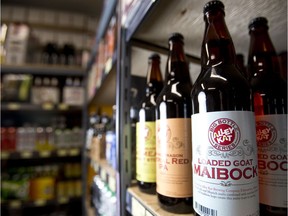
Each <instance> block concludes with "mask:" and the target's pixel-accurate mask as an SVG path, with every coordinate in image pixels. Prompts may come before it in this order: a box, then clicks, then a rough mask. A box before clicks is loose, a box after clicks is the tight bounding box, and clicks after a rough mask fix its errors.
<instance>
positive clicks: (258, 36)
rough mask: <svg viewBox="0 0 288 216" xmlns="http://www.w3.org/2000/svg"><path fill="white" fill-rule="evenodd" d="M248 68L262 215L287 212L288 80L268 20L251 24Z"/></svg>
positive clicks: (264, 19) (258, 18) (263, 19)
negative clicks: (251, 92)
mask: <svg viewBox="0 0 288 216" xmlns="http://www.w3.org/2000/svg"><path fill="white" fill-rule="evenodd" d="M249 34H250V47H249V57H248V69H249V73H250V84H251V87H252V91H253V95H254V110H255V118H256V138H257V145H258V169H259V199H260V214H261V215H265V216H272V215H273V216H274V215H275V216H276V215H277V216H280V215H281V216H282V215H283V216H284V215H285V216H286V215H287V83H286V81H284V79H282V78H281V74H280V67H279V66H280V65H279V62H278V57H277V54H276V51H275V49H274V46H273V43H272V41H271V39H270V36H269V33H268V21H267V19H266V18H265V17H257V18H255V19H253V20H251V22H250V24H249Z"/></svg>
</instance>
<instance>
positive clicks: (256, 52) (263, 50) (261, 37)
mask: <svg viewBox="0 0 288 216" xmlns="http://www.w3.org/2000/svg"><path fill="white" fill-rule="evenodd" d="M249 33H250V47H249V57H248V65H249V68H250V69H249V70H250V76H251V77H253V76H258V75H260V74H264V73H274V72H277V73H278V72H279V62H278V57H277V54H276V51H275V48H274V46H273V43H272V41H271V39H270V36H269V33H268V29H267V27H264V26H263V27H258V28H254V29H251V30H250V32H249Z"/></svg>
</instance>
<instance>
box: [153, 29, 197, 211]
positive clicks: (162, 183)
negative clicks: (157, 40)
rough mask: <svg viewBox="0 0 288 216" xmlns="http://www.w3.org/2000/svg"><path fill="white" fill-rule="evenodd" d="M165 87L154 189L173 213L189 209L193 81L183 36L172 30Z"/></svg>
mask: <svg viewBox="0 0 288 216" xmlns="http://www.w3.org/2000/svg"><path fill="white" fill-rule="evenodd" d="M165 76H166V77H165V82H164V87H163V89H162V91H161V93H160V94H159V96H158V98H157V101H156V130H157V131H156V182H157V186H156V191H157V196H158V200H159V203H160V206H161V207H162V208H164V209H166V210H167V211H170V212H173V213H188V212H192V211H193V208H192V169H191V155H192V153H191V120H190V117H191V99H190V91H191V88H192V83H191V80H190V74H189V69H188V64H187V62H186V57H185V53H184V37H183V36H182V35H181V34H180V33H173V34H172V35H171V36H170V38H169V53H168V59H167V65H166V74H165Z"/></svg>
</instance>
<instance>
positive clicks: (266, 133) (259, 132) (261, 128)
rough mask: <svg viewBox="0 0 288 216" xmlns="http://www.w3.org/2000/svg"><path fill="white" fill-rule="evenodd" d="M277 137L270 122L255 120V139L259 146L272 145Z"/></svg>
mask: <svg viewBox="0 0 288 216" xmlns="http://www.w3.org/2000/svg"><path fill="white" fill-rule="evenodd" d="M276 137H277V131H276V129H275V127H274V125H272V124H271V123H270V122H267V121H257V122H256V139H257V145H258V146H259V147H267V146H270V145H272V144H273V143H274V142H275V140H276Z"/></svg>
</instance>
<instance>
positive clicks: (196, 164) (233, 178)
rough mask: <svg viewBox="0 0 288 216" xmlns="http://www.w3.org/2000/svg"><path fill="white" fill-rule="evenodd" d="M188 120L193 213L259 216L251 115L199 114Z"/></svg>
mask: <svg viewBox="0 0 288 216" xmlns="http://www.w3.org/2000/svg"><path fill="white" fill-rule="evenodd" d="M191 120H192V143H193V150H192V153H193V157H192V158H193V162H192V171H193V206H194V209H195V211H196V212H197V213H198V214H200V215H205V216H215V215H218V216H219V215H221V216H231V215H233V216H256V215H259V195H258V193H259V188H258V168H257V145H256V132H255V117H254V113H253V112H249V111H223V112H209V113H203V114H202V113H201V114H200V113H199V114H195V115H192V118H191Z"/></svg>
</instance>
